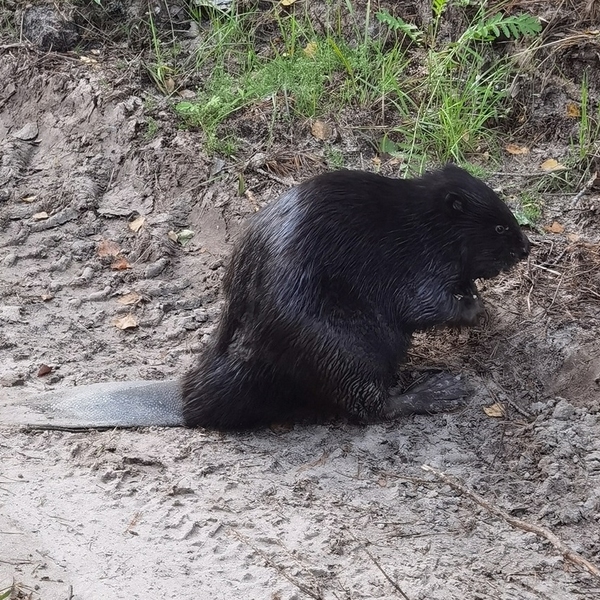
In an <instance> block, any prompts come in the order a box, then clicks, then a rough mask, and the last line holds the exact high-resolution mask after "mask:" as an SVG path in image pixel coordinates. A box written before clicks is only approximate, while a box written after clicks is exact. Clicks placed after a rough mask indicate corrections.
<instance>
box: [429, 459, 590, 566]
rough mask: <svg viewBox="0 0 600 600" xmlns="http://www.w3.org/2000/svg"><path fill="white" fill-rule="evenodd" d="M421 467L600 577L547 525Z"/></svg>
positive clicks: (447, 477)
mask: <svg viewBox="0 0 600 600" xmlns="http://www.w3.org/2000/svg"><path fill="white" fill-rule="evenodd" d="M421 468H422V469H423V470H425V471H429V472H430V473H433V474H434V475H435V476H436V477H438V478H439V479H441V480H442V481H443V482H444V483H447V484H448V485H449V486H450V487H452V488H454V489H455V490H458V491H459V492H461V494H464V495H465V496H467V497H468V498H470V499H471V500H473V502H476V503H477V504H479V505H480V506H482V507H483V508H485V509H486V510H487V511H489V512H491V513H492V514H494V515H496V516H498V517H501V518H502V519H504V520H505V521H506V522H507V523H508V524H509V525H512V526H513V527H517V528H519V529H523V530H524V531H530V532H531V533H535V534H536V535H539V536H540V537H543V538H545V539H546V540H548V541H549V542H550V543H551V544H552V545H553V546H554V547H555V548H556V549H557V550H558V551H559V552H560V553H561V554H562V555H563V556H564V557H565V558H566V559H567V560H570V561H571V562H573V563H575V564H576V565H579V566H580V567H583V568H584V569H586V570H587V571H589V572H590V573H591V574H592V575H594V576H595V577H598V578H600V568H598V567H597V566H596V565H594V564H593V563H591V562H590V561H589V560H587V559H586V558H584V557H583V556H581V554H579V553H577V552H575V550H572V549H571V548H569V546H567V545H566V544H565V543H564V542H563V541H562V540H561V539H560V538H559V537H558V536H557V535H555V534H554V533H552V532H551V531H550V530H549V529H547V528H546V527H542V526H541V525H536V524H535V523H528V522H527V521H523V520H522V519H517V518H516V517H513V516H511V515H509V514H508V513H507V512H506V511H504V510H502V509H501V508H498V507H497V506H493V505H492V504H490V503H489V502H488V501H487V500H486V499H485V498H484V497H483V496H480V495H479V494H477V493H476V492H473V491H471V490H470V489H468V488H467V487H466V486H465V485H464V484H463V483H461V482H460V481H458V480H457V479H455V478H454V477H450V476H449V475H446V474H445V473H442V472H441V471H438V470H437V469H434V468H433V467H430V466H429V465H421Z"/></svg>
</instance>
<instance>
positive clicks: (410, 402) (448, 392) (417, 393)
mask: <svg viewBox="0 0 600 600" xmlns="http://www.w3.org/2000/svg"><path fill="white" fill-rule="evenodd" d="M469 394H470V390H469V388H468V386H467V385H466V383H465V381H464V379H463V377H462V375H453V374H452V373H445V372H437V373H435V374H433V375H431V377H429V378H427V379H426V380H425V381H424V382H422V383H419V384H418V385H416V386H414V387H413V388H410V389H409V390H408V391H403V392H401V391H400V390H398V389H392V390H391V392H390V397H389V399H388V401H387V405H386V407H385V408H384V410H383V416H384V417H385V418H386V419H390V420H392V419H398V418H400V417H405V416H407V415H414V414H433V413H439V412H452V411H455V410H457V409H459V408H462V407H463V406H464V405H465V404H466V403H467V398H468V396H469Z"/></svg>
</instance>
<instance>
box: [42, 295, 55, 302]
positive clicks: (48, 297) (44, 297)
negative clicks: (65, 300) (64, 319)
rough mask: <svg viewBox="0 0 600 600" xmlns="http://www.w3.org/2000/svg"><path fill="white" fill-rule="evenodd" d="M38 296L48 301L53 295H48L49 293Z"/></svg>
mask: <svg viewBox="0 0 600 600" xmlns="http://www.w3.org/2000/svg"><path fill="white" fill-rule="evenodd" d="M40 298H41V299H42V300H43V301H44V302H48V300H52V299H53V298H54V296H52V295H50V294H42V295H41V296H40Z"/></svg>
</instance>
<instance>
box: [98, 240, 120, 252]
mask: <svg viewBox="0 0 600 600" xmlns="http://www.w3.org/2000/svg"><path fill="white" fill-rule="evenodd" d="M119 252H121V248H119V244H117V242H113V241H111V240H102V241H101V242H100V243H99V244H98V256H117V254H119Z"/></svg>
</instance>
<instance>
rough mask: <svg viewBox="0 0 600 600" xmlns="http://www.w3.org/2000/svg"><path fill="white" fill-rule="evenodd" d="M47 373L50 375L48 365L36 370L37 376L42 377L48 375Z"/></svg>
mask: <svg viewBox="0 0 600 600" xmlns="http://www.w3.org/2000/svg"><path fill="white" fill-rule="evenodd" d="M48 373H52V367H49V366H48V365H41V366H40V368H39V369H38V372H37V376H38V377H43V376H44V375H48Z"/></svg>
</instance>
